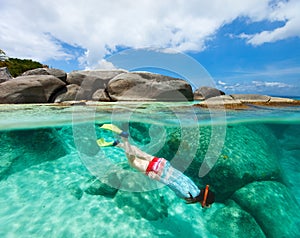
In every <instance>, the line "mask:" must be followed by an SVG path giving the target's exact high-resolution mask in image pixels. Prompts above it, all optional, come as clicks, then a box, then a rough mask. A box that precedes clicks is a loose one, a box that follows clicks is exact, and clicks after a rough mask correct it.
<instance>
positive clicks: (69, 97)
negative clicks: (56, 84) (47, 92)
mask: <svg viewBox="0 0 300 238" xmlns="http://www.w3.org/2000/svg"><path fill="white" fill-rule="evenodd" d="M79 90H80V86H79V85H77V84H70V85H67V86H66V87H65V88H63V89H62V90H60V91H59V92H58V93H57V95H56V96H55V100H54V102H56V103H60V102H65V101H75V100H76V97H77V94H78V92H79Z"/></svg>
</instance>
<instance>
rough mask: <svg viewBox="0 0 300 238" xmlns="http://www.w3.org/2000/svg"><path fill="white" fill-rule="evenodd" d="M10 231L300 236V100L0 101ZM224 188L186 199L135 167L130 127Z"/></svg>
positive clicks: (153, 149)
mask: <svg viewBox="0 0 300 238" xmlns="http://www.w3.org/2000/svg"><path fill="white" fill-rule="evenodd" d="M0 113H1V118H0V140H1V147H0V194H1V196H0V237H45V238H46V237H62V238H63V237H67V238H68V237H72V238H73V237H87V238H88V237H190V238H192V237H239V238H240V237H256V238H259V237H274V238H277V237H299V236H300V230H299V229H300V228H299V227H300V205H299V204H300V189H299V187H300V143H299V135H300V107H297V106H294V107H260V106H252V107H250V108H249V109H247V110H235V111H233V110H232V111H231V110H221V109H218V110H216V109H203V108H200V107H198V106H197V104H196V103H187V102H184V103H179V102H176V103H158V102H157V103H154V102H153V103H142V102H136V103H94V104H89V105H74V106H68V105H66V106H55V105H1V106H0ZM106 123H112V124H115V125H117V126H118V127H119V128H121V129H122V130H123V131H127V132H128V133H129V135H130V136H129V141H130V143H132V144H133V145H135V146H137V147H138V148H140V149H141V150H142V151H145V152H146V153H148V154H151V155H153V156H156V157H162V158H165V159H167V160H168V161H170V163H171V165H172V166H173V167H175V168H176V169H178V170H180V171H182V172H183V173H184V174H185V175H186V176H188V177H189V178H191V179H192V180H193V181H194V183H195V184H196V185H197V186H198V187H199V188H204V187H205V186H206V185H209V188H210V190H211V191H213V192H214V193H215V203H214V204H212V206H211V207H210V208H202V207H201V204H199V203H195V204H186V202H185V200H183V199H181V198H179V197H177V196H176V194H175V193H174V192H173V191H172V190H171V189H170V188H169V187H167V186H165V185H163V184H160V183H159V182H156V181H154V180H151V179H149V177H147V176H145V175H144V174H142V173H140V172H137V171H136V170H135V169H133V168H131V167H130V166H129V164H128V161H127V158H126V154H125V153H124V151H123V150H122V149H121V148H118V147H115V146H107V147H100V146H99V145H98V143H97V140H99V139H100V138H104V139H105V141H108V142H111V141H114V140H120V136H119V135H116V134H114V133H113V132H111V131H108V130H103V129H101V128H100V126H101V125H102V124H106Z"/></svg>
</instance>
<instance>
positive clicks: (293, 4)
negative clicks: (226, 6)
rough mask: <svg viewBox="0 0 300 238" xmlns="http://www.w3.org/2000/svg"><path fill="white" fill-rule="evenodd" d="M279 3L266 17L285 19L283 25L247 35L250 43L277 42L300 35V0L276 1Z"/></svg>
mask: <svg viewBox="0 0 300 238" xmlns="http://www.w3.org/2000/svg"><path fill="white" fill-rule="evenodd" d="M276 2H278V3H277V5H276V6H275V7H274V8H273V10H272V11H270V12H269V15H268V16H267V17H266V19H267V20H269V21H284V22H285V24H284V26H282V27H278V28H276V29H274V30H272V31H262V32H260V33H257V34H253V35H246V34H244V37H245V38H247V39H248V41H247V42H248V43H249V44H252V45H261V44H263V43H268V42H275V41H278V40H283V39H286V38H289V37H300V28H299V25H300V15H299V11H300V1H299V0H290V1H276Z"/></svg>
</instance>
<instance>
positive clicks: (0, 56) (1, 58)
mask: <svg viewBox="0 0 300 238" xmlns="http://www.w3.org/2000/svg"><path fill="white" fill-rule="evenodd" d="M5 60H8V57H7V56H6V54H5V52H4V51H3V50H1V49H0V61H5Z"/></svg>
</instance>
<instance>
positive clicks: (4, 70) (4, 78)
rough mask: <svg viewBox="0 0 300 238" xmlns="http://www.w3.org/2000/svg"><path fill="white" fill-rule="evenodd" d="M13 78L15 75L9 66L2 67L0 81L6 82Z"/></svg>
mask: <svg viewBox="0 0 300 238" xmlns="http://www.w3.org/2000/svg"><path fill="white" fill-rule="evenodd" d="M12 78H13V77H12V76H11V74H10V72H9V70H8V68H7V67H1V68H0V83H3V82H6V81H8V80H10V79H12Z"/></svg>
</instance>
